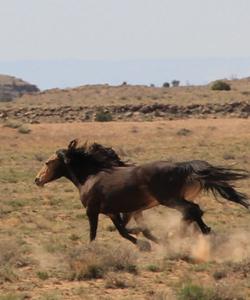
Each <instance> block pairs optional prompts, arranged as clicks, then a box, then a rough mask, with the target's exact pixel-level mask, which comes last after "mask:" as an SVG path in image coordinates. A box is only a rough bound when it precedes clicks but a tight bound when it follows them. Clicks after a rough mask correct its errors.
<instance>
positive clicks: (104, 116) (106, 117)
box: [95, 110, 113, 122]
mask: <svg viewBox="0 0 250 300" xmlns="http://www.w3.org/2000/svg"><path fill="white" fill-rule="evenodd" d="M95 120H96V121H98V122H109V121H112V120H113V118H112V115H111V113H110V112H109V111H104V110H99V111H98V112H97V113H96V116H95Z"/></svg>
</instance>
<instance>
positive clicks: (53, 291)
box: [0, 119, 250, 300]
mask: <svg viewBox="0 0 250 300" xmlns="http://www.w3.org/2000/svg"><path fill="white" fill-rule="evenodd" d="M28 126H29V128H30V129H31V131H30V132H29V133H26V134H22V133H20V132H19V131H18V130H17V129H14V128H9V127H4V126H2V125H1V128H0V140H1V145H0V168H1V172H0V299H1V300H3V299H5V300H7V299H41V300H43V299H44V300H45V299H50V300H52V299H53V300H54V299H73V300H74V299H185V300H186V299H187V300H188V299H200V300H202V299H214V300H215V299H218V300H219V299H224V300H225V299H250V277H249V273H250V233H249V232H250V225H249V224H250V214H249V212H248V211H246V210H245V209H244V208H241V207H240V206H237V205H234V204H230V203H226V202H225V201H220V202H219V201H216V200H215V199H214V198H213V197H212V196H209V195H203V196H202V197H201V198H200V199H197V202H199V203H200V205H201V207H202V208H203V209H204V210H205V211H206V213H205V220H206V222H207V223H208V224H209V225H210V226H211V227H212V228H213V230H214V231H215V234H214V235H212V236H211V237H207V238H204V237H202V236H200V235H199V234H195V233H194V232H193V231H192V230H190V233H189V234H188V235H187V236H181V235H180V234H179V231H178V228H179V222H180V216H179V214H178V213H177V212H176V211H174V210H171V209H167V208H164V207H157V208H155V209H151V210H148V211H147V212H146V213H145V217H146V219H147V221H148V223H149V225H150V227H151V228H152V230H153V232H154V233H155V234H157V235H158V236H159V237H160V239H161V241H162V243H161V245H153V244H152V251H151V252H140V251H138V250H137V248H136V247H135V246H133V245H132V244H130V243H129V242H127V241H125V240H124V239H122V238H121V237H120V236H119V234H118V233H117V232H116V231H114V230H113V228H112V226H111V222H110V220H109V219H108V218H106V217H104V216H101V217H100V222H99V228H98V235H97V240H96V242H94V243H93V244H92V245H89V243H88V233H89V229H88V221H87V218H86V214H85V211H84V209H83V208H82V207H81V204H80V201H79V197H78V194H77V191H76V190H75V188H74V186H73V185H72V184H71V183H70V182H68V181H66V180H65V179H60V180H58V181H56V182H53V183H51V184H48V185H47V186H45V187H44V188H43V189H41V188H38V187H36V186H35V185H34V183H33V181H34V177H35V175H36V173H37V171H38V170H39V169H40V168H41V167H42V165H43V163H44V161H45V160H46V158H47V157H48V156H49V155H51V154H52V153H54V152H55V150H57V149H58V148H63V147H66V146H67V143H68V142H69V141H70V140H71V139H73V138H76V137H77V138H79V139H80V140H81V141H83V142H84V141H89V142H90V143H91V142H99V143H102V144H104V145H107V146H112V147H113V148H114V149H115V150H116V151H118V153H119V154H120V156H121V157H122V158H123V159H125V160H127V159H128V160H130V161H133V162H135V163H142V162H146V161H151V160H157V159H167V160H191V159H203V160H207V161H209V162H211V163H213V164H219V165H221V164H226V165H230V166H236V167H241V168H246V169H248V170H250V152H249V148H250V134H249V128H250V120H249V119H206V120H198V119H197V120H195V119H189V120H173V121H155V122H106V123H100V122H89V123H87V122H85V123H70V124H66V123H63V124H33V125H28ZM239 188H240V189H241V190H242V191H243V192H246V193H248V194H249V195H250V187H249V180H248V181H244V182H240V183H239ZM192 293H193V295H195V296H194V297H196V298H188V297H191V296H190V295H192Z"/></svg>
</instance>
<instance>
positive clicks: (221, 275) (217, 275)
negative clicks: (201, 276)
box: [213, 270, 227, 280]
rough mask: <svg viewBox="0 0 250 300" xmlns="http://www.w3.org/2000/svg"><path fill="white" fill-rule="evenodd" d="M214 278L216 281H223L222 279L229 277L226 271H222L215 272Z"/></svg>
mask: <svg viewBox="0 0 250 300" xmlns="http://www.w3.org/2000/svg"><path fill="white" fill-rule="evenodd" d="M213 277H214V279H216V280H220V279H222V278H225V277H227V272H226V271H225V270H222V271H215V272H214V273H213Z"/></svg>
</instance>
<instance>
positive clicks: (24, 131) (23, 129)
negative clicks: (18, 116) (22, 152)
mask: <svg viewBox="0 0 250 300" xmlns="http://www.w3.org/2000/svg"><path fill="white" fill-rule="evenodd" d="M17 131H18V132H19V133H22V134H28V133H30V132H31V129H30V128H29V127H27V126H26V125H21V126H20V127H18V129H17Z"/></svg>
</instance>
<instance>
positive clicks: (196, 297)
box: [178, 283, 219, 300]
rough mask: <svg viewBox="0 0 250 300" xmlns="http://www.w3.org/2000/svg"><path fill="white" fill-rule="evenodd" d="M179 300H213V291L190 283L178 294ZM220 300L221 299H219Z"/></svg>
mask: <svg viewBox="0 0 250 300" xmlns="http://www.w3.org/2000/svg"><path fill="white" fill-rule="evenodd" d="M178 299H179V300H212V299H214V298H213V291H212V290H211V289H208V288H204V287H203V286H200V285H196V284H192V283H188V284H186V285H185V286H184V287H183V288H182V289H181V290H180V291H179V294H178ZM218 300H219V299H218Z"/></svg>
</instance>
